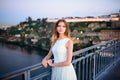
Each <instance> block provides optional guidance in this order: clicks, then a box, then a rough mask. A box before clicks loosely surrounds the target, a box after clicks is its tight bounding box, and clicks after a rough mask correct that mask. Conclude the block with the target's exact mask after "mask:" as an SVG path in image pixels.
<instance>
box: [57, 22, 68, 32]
mask: <svg viewBox="0 0 120 80" xmlns="http://www.w3.org/2000/svg"><path fill="white" fill-rule="evenodd" d="M65 30H66V25H65V23H64V22H59V23H58V26H57V32H58V33H59V34H64V33H65Z"/></svg>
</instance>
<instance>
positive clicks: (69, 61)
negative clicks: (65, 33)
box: [48, 40, 73, 67]
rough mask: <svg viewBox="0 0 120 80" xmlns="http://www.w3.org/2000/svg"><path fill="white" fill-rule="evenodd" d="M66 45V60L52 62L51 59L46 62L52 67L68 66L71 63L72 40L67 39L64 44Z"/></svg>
mask: <svg viewBox="0 0 120 80" xmlns="http://www.w3.org/2000/svg"><path fill="white" fill-rule="evenodd" d="M66 47H67V53H68V54H67V59H66V61H64V62H60V63H55V64H53V63H52V60H48V64H49V65H50V66H53V67H62V66H68V65H70V64H71V61H72V54H73V41H72V40H69V41H68V42H67V44H66Z"/></svg>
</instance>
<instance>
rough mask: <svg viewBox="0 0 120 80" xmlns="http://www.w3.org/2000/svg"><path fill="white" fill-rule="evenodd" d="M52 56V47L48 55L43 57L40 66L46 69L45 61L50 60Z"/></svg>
mask: <svg viewBox="0 0 120 80" xmlns="http://www.w3.org/2000/svg"><path fill="white" fill-rule="evenodd" d="M51 56H52V47H51V48H50V50H49V52H48V54H47V55H46V56H45V57H44V59H43V60H42V65H43V66H44V67H47V60H49V59H50V57H51Z"/></svg>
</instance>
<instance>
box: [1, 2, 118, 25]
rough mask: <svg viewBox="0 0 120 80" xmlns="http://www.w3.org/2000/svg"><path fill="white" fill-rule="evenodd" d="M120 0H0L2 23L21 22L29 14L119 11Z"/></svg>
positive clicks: (59, 15)
mask: <svg viewBox="0 0 120 80" xmlns="http://www.w3.org/2000/svg"><path fill="white" fill-rule="evenodd" d="M119 10H120V0H0V24H1V23H2V24H4V23H6V24H19V22H21V21H25V20H26V18H27V17H28V16H30V17H32V19H37V18H62V17H70V16H71V17H77V16H78V17H85V16H95V17H96V16H99V15H106V14H111V13H116V12H119Z"/></svg>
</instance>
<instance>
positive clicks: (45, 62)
mask: <svg viewBox="0 0 120 80" xmlns="http://www.w3.org/2000/svg"><path fill="white" fill-rule="evenodd" d="M42 65H43V66H44V67H45V68H46V67H47V66H48V64H47V60H46V59H43V60H42Z"/></svg>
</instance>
